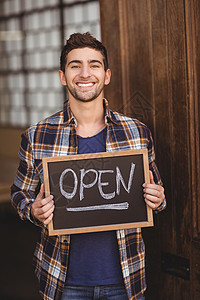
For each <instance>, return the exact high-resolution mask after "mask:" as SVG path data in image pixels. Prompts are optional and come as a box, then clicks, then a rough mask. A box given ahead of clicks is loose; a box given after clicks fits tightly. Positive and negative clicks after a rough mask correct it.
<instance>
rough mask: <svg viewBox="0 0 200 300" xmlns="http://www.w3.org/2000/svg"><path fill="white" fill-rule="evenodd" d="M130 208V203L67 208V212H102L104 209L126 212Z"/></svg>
mask: <svg viewBox="0 0 200 300" xmlns="http://www.w3.org/2000/svg"><path fill="white" fill-rule="evenodd" d="M128 208H129V204H128V202H123V203H113V204H103V205H93V206H85V207H67V208H66V210H67V211H72V212H78V211H90V210H102V209H114V210H125V209H128Z"/></svg>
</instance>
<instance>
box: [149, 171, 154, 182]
mask: <svg viewBox="0 0 200 300" xmlns="http://www.w3.org/2000/svg"><path fill="white" fill-rule="evenodd" d="M149 177H150V183H151V184H155V181H154V179H153V173H152V172H151V171H149Z"/></svg>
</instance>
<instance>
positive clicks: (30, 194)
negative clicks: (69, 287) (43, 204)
mask: <svg viewBox="0 0 200 300" xmlns="http://www.w3.org/2000/svg"><path fill="white" fill-rule="evenodd" d="M104 106H105V122H106V124H107V140H106V151H119V150H130V149H142V148H147V149H148V158H149V166H150V169H151V170H152V172H153V175H154V180H155V182H156V183H158V184H161V179H160V176H159V172H158V170H157V167H156V164H155V154H154V147H153V140H152V136H151V133H150V131H149V129H148V128H147V127H146V126H145V125H144V124H142V123H141V122H139V121H138V120H135V119H132V118H129V117H126V116H123V115H121V114H119V113H117V112H113V111H111V110H110V109H109V107H108V103H107V101H106V100H104ZM76 153H77V139H76V120H75V118H74V116H73V114H72V112H71V110H70V107H69V102H68V101H66V102H65V104H64V109H63V110H62V111H60V112H58V113H56V114H54V115H53V116H51V117H49V118H47V119H45V120H43V121H41V122H39V123H38V124H36V125H34V126H31V127H30V128H29V129H27V130H26V132H25V133H24V134H23V135H22V142H21V147H20V151H19V157H20V164H19V168H18V171H17V176H16V179H15V182H14V184H13V186H12V188H11V195H12V197H11V199H12V200H11V201H12V204H13V206H14V207H15V208H16V209H17V211H18V213H19V215H20V217H21V219H28V220H30V221H31V222H33V223H35V224H36V225H38V226H41V235H40V239H39V241H38V242H37V245H36V249H35V253H34V257H33V266H34V270H35V273H36V275H37V278H38V280H39V284H40V294H41V295H42V297H43V299H46V300H53V299H55V300H59V299H61V296H62V292H63V289H64V285H65V279H66V274H67V264H68V256H69V249H70V235H60V236H49V235H48V230H47V228H46V226H44V225H43V224H42V223H40V222H39V221H37V220H36V219H33V217H32V216H31V212H30V211H31V205H32V203H33V201H34V200H35V198H36V195H37V193H38V191H39V187H40V184H41V183H43V169H42V158H43V157H52V156H63V155H69V154H72V155H75V154H76ZM165 205H166V202H165V201H163V203H162V205H161V206H160V207H159V210H162V209H164V208H165ZM116 235H117V240H118V245H119V252H120V260H121V267H122V273H123V278H124V283H125V286H126V290H127V295H128V298H129V299H130V300H133V299H139V297H140V296H141V295H142V293H144V291H145V289H146V281H145V248H144V242H143V239H142V234H141V228H136V229H128V230H117V231H116Z"/></svg>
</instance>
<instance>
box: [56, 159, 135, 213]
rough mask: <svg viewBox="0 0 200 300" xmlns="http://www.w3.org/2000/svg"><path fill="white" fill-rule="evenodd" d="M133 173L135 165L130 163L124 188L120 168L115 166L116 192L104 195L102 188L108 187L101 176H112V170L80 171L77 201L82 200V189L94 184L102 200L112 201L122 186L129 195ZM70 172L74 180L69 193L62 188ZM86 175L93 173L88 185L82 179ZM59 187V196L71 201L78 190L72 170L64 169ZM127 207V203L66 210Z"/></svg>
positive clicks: (107, 183)
mask: <svg viewBox="0 0 200 300" xmlns="http://www.w3.org/2000/svg"><path fill="white" fill-rule="evenodd" d="M134 171H135V164H134V163H131V169H130V173H129V179H128V185H127V186H126V184H125V181H124V178H123V176H122V174H121V171H120V168H119V167H118V166H116V169H115V173H116V174H115V179H116V192H115V191H113V192H111V193H104V191H103V187H105V186H109V182H107V181H106V182H103V180H102V177H103V176H102V175H103V174H106V173H110V174H113V173H114V170H95V169H88V170H85V169H80V185H79V186H80V188H79V199H80V201H82V200H83V199H84V189H90V188H91V187H93V186H94V185H95V184H97V186H98V190H99V193H100V195H101V196H102V198H103V199H106V200H110V199H113V198H114V197H115V195H116V194H117V195H119V194H120V186H121V185H122V186H123V188H124V189H125V191H126V192H127V193H130V190H131V186H132V182H133V175H134ZM69 172H71V174H72V175H73V179H74V186H73V190H72V192H71V193H69V192H66V191H65V190H64V187H63V185H64V184H63V181H64V178H65V176H66V175H67V173H69ZM88 173H93V174H94V179H93V181H92V182H90V183H87V184H86V183H85V182H84V177H85V176H86V175H87V174H88ZM59 185H60V192H61V194H62V195H63V196H64V197H65V198H66V199H72V198H73V197H74V196H75V195H76V193H77V189H78V176H77V174H76V173H75V171H74V170H72V169H70V168H68V169H65V170H64V171H63V172H62V174H61V176H60V181H59ZM128 207H129V205H128V203H127V202H124V203H121V204H108V205H96V206H89V207H76V208H67V210H68V211H86V210H99V209H118V210H120V209H121V210H123V209H128Z"/></svg>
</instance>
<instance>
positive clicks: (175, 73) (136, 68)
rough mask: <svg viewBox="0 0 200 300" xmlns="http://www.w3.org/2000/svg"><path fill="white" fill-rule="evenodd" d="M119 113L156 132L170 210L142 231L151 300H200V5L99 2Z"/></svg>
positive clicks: (112, 98) (155, 0)
mask: <svg viewBox="0 0 200 300" xmlns="http://www.w3.org/2000/svg"><path fill="white" fill-rule="evenodd" d="M100 9H101V30H102V41H103V43H104V44H105V45H106V47H107V49H108V53H109V60H110V68H111V70H112V82H111V85H110V86H108V87H107V89H106V93H105V96H106V98H108V100H109V102H110V106H111V107H112V108H113V109H117V110H119V111H121V112H124V113H125V114H127V115H129V116H132V117H136V118H138V119H139V120H141V121H142V122H144V123H145V124H146V125H148V127H149V128H150V129H151V131H152V134H153V137H154V142H155V148H156V161H157V165H158V167H159V170H160V173H161V177H162V179H163V182H164V186H165V190H166V197H167V203H168V205H167V209H166V211H165V212H162V213H161V214H159V215H158V216H157V215H156V216H155V226H154V227H153V228H148V229H145V230H143V234H144V238H145V243H146V249H147V280H148V292H147V299H151V300H152V299H159V300H160V299H164V300H166V299H170V300H171V299H200V292H199V285H198V284H197V283H198V280H199V275H200V265H199V256H200V221H199V220H200V183H199V182H200V181H199V178H200V152H199V140H200V131H199V126H200V120H199V115H200V105H199V99H200V87H199V81H200V64H199V61H200V57H199V56H200V54H199V51H198V50H199V46H200V36H199V35H200V34H199V29H198V26H199V24H200V3H199V2H198V0H192V1H189V0H185V1H182V0H151V1H148V0H128V1H123V0H116V1H115V0H110V1H106V0H100Z"/></svg>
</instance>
